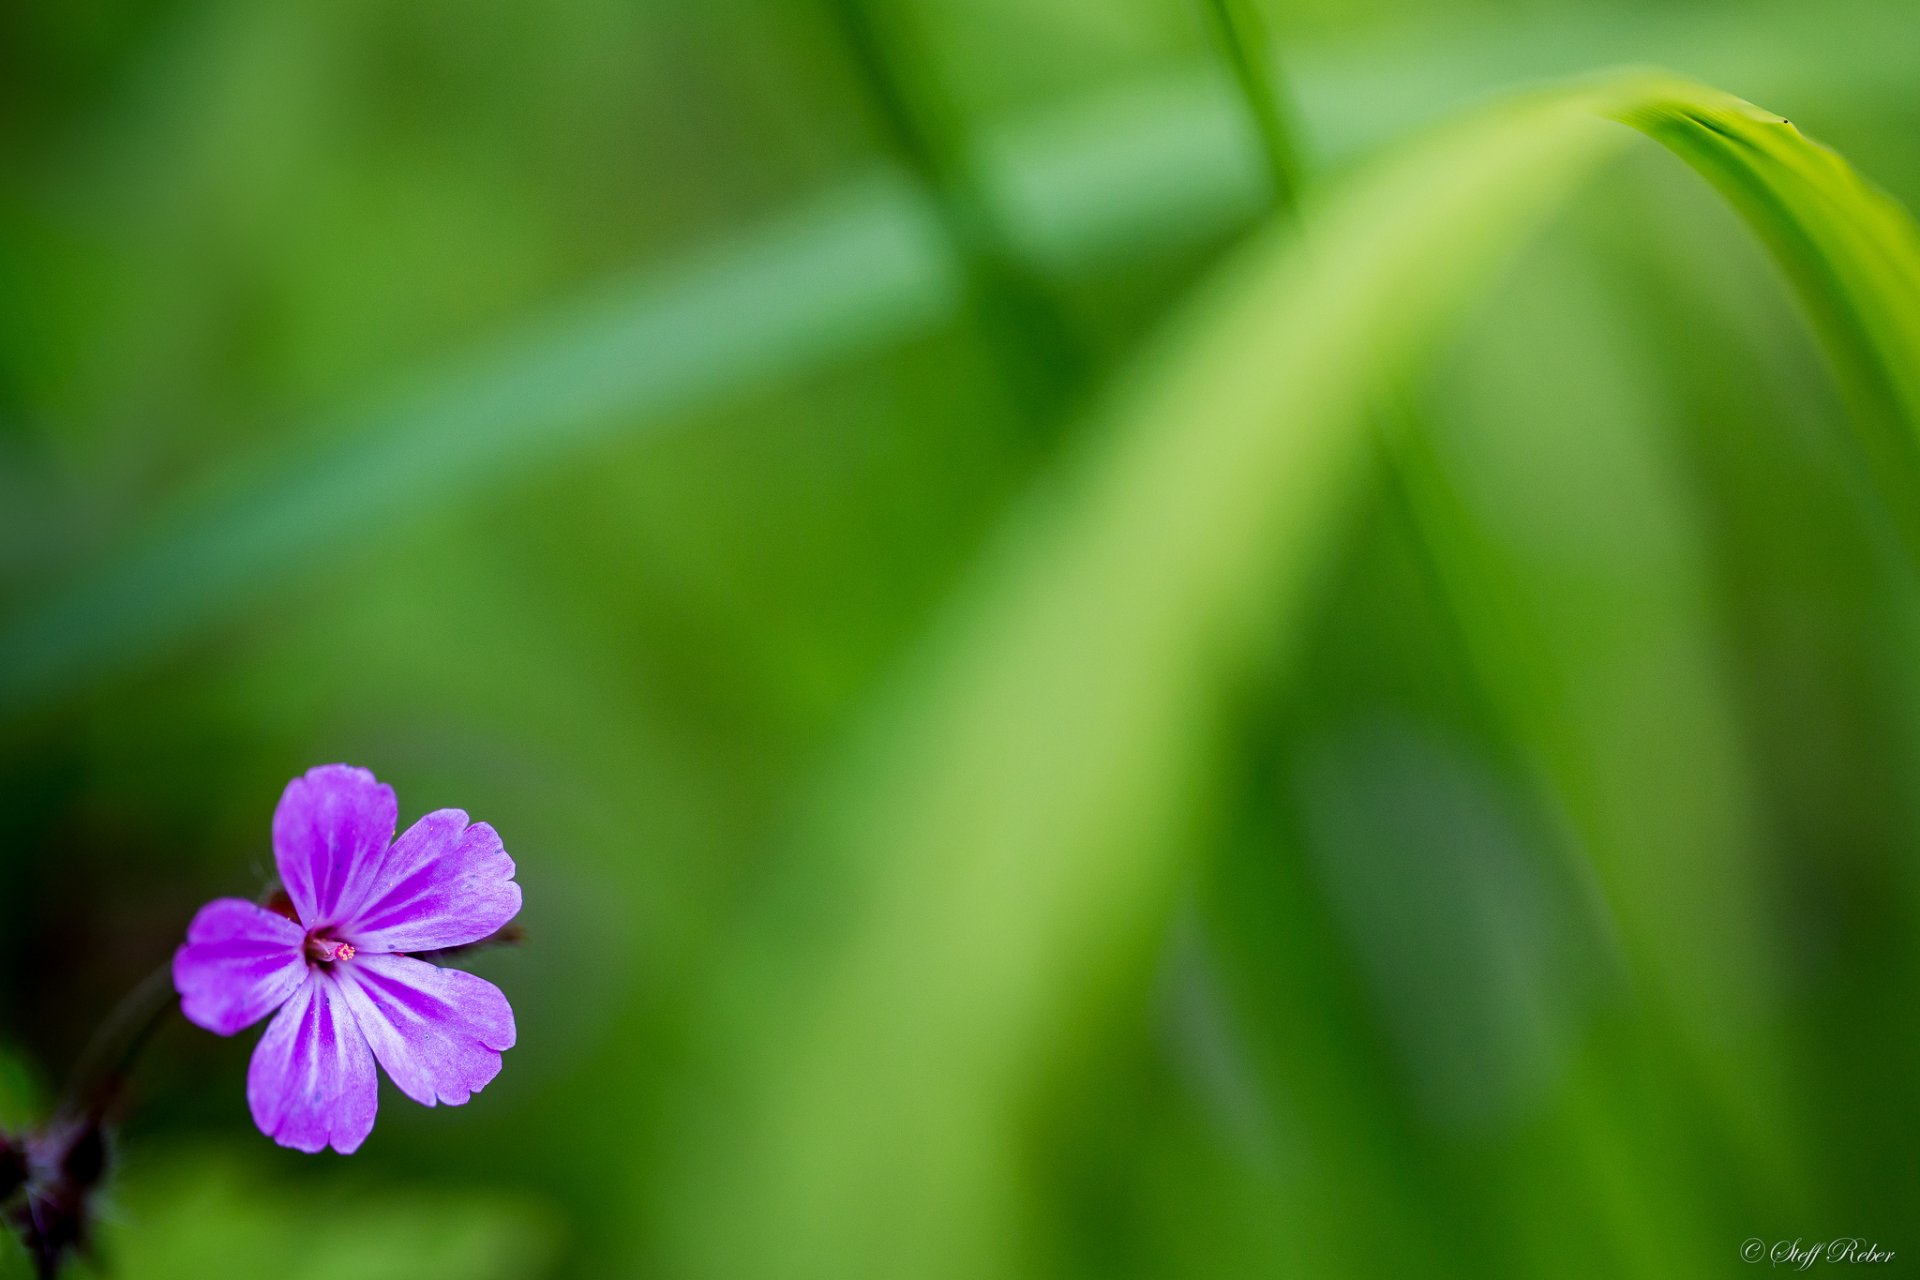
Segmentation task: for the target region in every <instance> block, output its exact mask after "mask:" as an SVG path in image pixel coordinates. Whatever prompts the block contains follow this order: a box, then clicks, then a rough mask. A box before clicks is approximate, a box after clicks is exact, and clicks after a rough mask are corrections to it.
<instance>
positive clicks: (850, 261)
mask: <svg viewBox="0 0 1920 1280" xmlns="http://www.w3.org/2000/svg"><path fill="white" fill-rule="evenodd" d="M930 218H931V213H930V211H929V210H927V209H926V208H925V207H924V205H923V203H922V202H921V201H920V200H919V199H918V198H917V197H916V196H915V195H914V194H913V193H912V191H911V190H910V189H908V188H907V187H906V186H905V185H904V184H903V183H901V182H899V181H897V180H886V179H875V180H872V181H868V182H864V183H857V184H854V185H853V186H851V187H849V188H847V189H845V190H842V191H837V192H835V193H833V194H832V195H831V196H829V197H827V198H826V199H824V200H822V201H820V202H818V203H816V204H812V205H809V206H807V207H805V208H802V209H800V210H798V211H796V212H794V213H792V214H789V215H788V216H786V217H784V218H782V219H780V220H778V221H776V222H775V223H773V224H771V225H769V226H766V227H763V228H761V229H760V230H759V231H758V232H757V233H755V234H753V235H750V236H747V237H745V238H743V239H741V240H738V241H736V242H734V243H732V244H729V245H726V246H724V247H722V248H720V249H718V250H716V251H714V252H712V253H710V254H708V255H705V256H703V257H701V258H699V259H697V260H695V261H691V262H688V263H685V264H682V265H681V266H680V267H678V268H674V269H668V270H665V271H663V272H661V273H660V274H658V275H657V276H655V277H654V278H652V279H650V280H647V281H645V282H643V283H642V284H640V285H639V286H637V287H634V286H628V287H626V288H618V289H612V290H609V291H608V292H607V295H606V296H605V297H604V298H603V299H601V300H599V301H597V302H594V303H591V304H588V305H585V306H583V307H581V308H580V309H579V310H578V311H577V312H576V313H575V314H573V315H571V316H569V317H566V318H564V319H563V320H561V321H559V322H558V323H554V324H551V325H548V326H545V327H542V328H538V329H536V330H533V331H531V332H528V333H526V334H523V335H521V336H520V337H519V338H518V339H517V340H516V341H513V342H510V343H508V344H504V345H503V346H502V347H501V349H499V350H496V351H490V352H482V353H479V354H477V355H475V356H474V357H472V358H471V359H469V360H467V361H465V362H463V363H462V364H460V365H459V366H457V367H454V368H450V369H446V370H442V371H438V372H436V373H434V374H433V375H431V376H430V377H427V378H424V379H422V380H421V383H420V385H419V386H418V387H417V388H415V389H413V390H411V391H410V392H407V393H404V394H402V395H401V396H400V397H399V398H398V399H396V400H394V401H393V402H391V403H389V404H388V405H386V406H385V407H382V408H378V409H374V410H371V411H366V412H362V413H358V414H355V415H353V417H354V418H355V419H356V421H354V422H353V423H352V424H351V425H350V426H348V427H346V428H344V429H336V430H334V431H333V432H331V433H329V434H332V435H336V436H343V437H345V439H344V441H343V442H341V443H339V444H337V446H336V447H334V448H333V449H332V450H331V451H330V452H327V453H325V454H323V455H321V456H318V457H302V458H297V459H284V458H283V459H280V460H279V461H278V462H277V463H276V464H272V465H270V467H269V468H268V469H265V470H264V471H263V473H262V474H259V475H256V476H253V477H251V478H250V480H249V482H248V483H246V484H245V485H243V486H242V487H240V488H239V489H238V491H237V492H230V493H227V494H224V495H221V496H219V497H216V498H213V499H211V500H209V501H208V502H206V503H205V504H203V505H202V506H201V507H200V508H198V509H194V510H189V511H184V512H181V513H178V515H177V516H176V518H175V519H174V521H173V523H172V524H171V526H170V527H166V528H162V529H156V530H154V531H153V532H152V533H151V534H150V536H149V537H148V538H147V539H146V540H145V541H143V542H142V543H140V544H139V545H138V546H137V547H136V548H135V549H134V550H132V551H131V552H130V553H128V554H127V555H126V556H124V557H123V558H122V559H120V560H118V561H116V562H114V563H111V564H109V565H106V566H104V567H103V568H102V569H100V570H99V571H98V572H97V573H95V574H93V575H90V576H87V577H84V578H82V579H80V580H79V581H77V582H76V583H74V584H73V585H72V586H71V588H70V589H68V590H66V591H64V592H62V593H60V594H58V595H56V596H54V597H53V598H52V599H50V600H48V601H46V602H44V603H43V604H42V605H41V606H40V607H38V608H35V609H32V610H30V611H29V612H27V613H25V614H24V615H22V616H19V617H17V618H15V619H13V620H12V622H11V625H10V626H8V627H7V628H6V630H5V631H4V632H0V710H7V709H17V708H20V707H22V706H30V705H32V704H34V703H37V702H42V701H44V700H46V699H48V698H51V697H54V696H57V694H58V693H59V692H61V691H62V690H64V689H67V688H71V687H72V686H73V684H74V683H75V682H77V681H79V680H81V679H83V678H84V677H85V676H86V675H87V674H88V673H90V672H93V671H96V670H99V669H102V668H108V669H110V668H113V667H115V666H117V665H119V664H120V663H121V662H123V661H125V660H127V659H128V658H130V657H132V656H134V655H136V654H140V653H144V652H149V651H152V650H154V649H156V648H159V647H162V646H164V645H166V644H167V643H168V642H170V641H172V640H174V639H176V638H177V637H178V636H179V635H180V634H182V633H183V632H185V631H187V630H188V629H190V628H192V627H194V626H196V625H198V624H200V623H201V622H203V621H204V620H205V619H206V618H208V617H209V616H212V615H216V614H218V613H219V612H220V611H222V610H223V609H225V608H227V607H229V606H230V605H231V604H232V603H233V602H234V601H236V600H238V599H241V598H244V596H245V595H246V594H247V593H249V592H250V591H256V590H258V588H259V587H260V586H261V585H263V584H264V583H267V582H270V581H271V580H272V579H273V578H274V577H275V576H276V575H278V574H280V573H281V572H283V571H284V570H285V568H286V567H287V566H289V565H292V564H297V563H299V562H300V561H302V560H303V559H305V558H306V557H309V556H312V555H314V554H317V553H319V552H321V551H323V550H324V549H326V548H329V547H333V546H337V545H340V544H354V543H355V542H356V540H357V539H363V538H365V537H367V536H368V535H370V534H372V533H374V532H375V531H377V530H379V529H381V528H383V527H386V526H389V525H391V524H393V523H395V522H397V521H398V520H400V519H402V518H404V517H405V516H407V515H408V514H410V513H414V512H419V511H423V510H432V509H435V508H438V507H440V506H443V505H444V504H445V503H447V502H448V501H449V500H451V499H452V498H454V497H456V496H457V495H460V494H463V493H469V492H472V491H474V490H476V489H482V488H485V487H487V486H489V485H492V484H497V483H499V482H501V481H502V480H504V479H507V478H509V477H511V476H513V475H514V474H515V473H516V472H517V471H519V470H520V469H522V468H524V467H526V466H529V465H532V464H536V463H538V462H540V461H541V460H543V459H547V458H552V457H556V456H562V457H563V456H566V455H567V454H569V453H571V452H573V451H575V450H577V449H580V448H584V447H587V446H589V445H591V444H592V443H593V442H594V441H596V440H599V439H602V438H604V436H605V435H606V434H607V433H609V432H611V431H617V430H621V429H632V428H634V427H635V426H636V425H652V424H658V423H660V422H662V421H666V420H669V419H671V418H672V417H673V416H674V415H676V414H682V413H687V412H690V411H692V410H693V409H695V408H696V407H698V406H700V405H704V404H712V403H714V402H716V401H718V400H722V399H724V398H725V397H726V396H728V395H734V394H739V393H740V392H742V391H743V390H746V389H750V388H752V387H754V386H758V385H761V384H764V383H765V382H767V381H769V380H771V379H775V378H779V377H782V376H789V375H792V374H794V373H797V372H800V371H803V370H806V369H809V368H813V367H817V366H819V365H822V364H824V363H827V362H829V361H832V360H835V359H840V358H845V357H847V356H850V355H852V354H856V353H858V352H860V351H863V350H869V349H872V348H875V347H878V346H880V345H882V344H886V343H890V342H894V341H897V340H898V339H899V337H900V335H901V334H903V333H910V332H915V331H919V330H922V329H925V328H927V327H930V326H931V325H933V324H934V323H937V322H938V321H939V320H940V319H941V318H943V317H944V316H946V315H947V314H948V313H949V311H950V310H951V308H952V306H953V304H954V295H955V289H956V284H955V280H954V278H953V276H952V273H951V264H950V263H949V261H948V259H947V258H946V256H945V253H944V251H943V250H942V248H941V244H940V239H939V236H938V232H937V228H936V227H935V226H934V224H933V223H932V222H931V221H930Z"/></svg>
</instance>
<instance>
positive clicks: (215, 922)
mask: <svg viewBox="0 0 1920 1280" xmlns="http://www.w3.org/2000/svg"><path fill="white" fill-rule="evenodd" d="M303 937H304V934H303V932H302V930H301V928H300V926H299V925H297V924H295V923H294V922H293V921H291V920H289V919H287V918H286V917H285V916H278V915H275V914H274V913H273V912H271V911H268V910H267V909H266V908H264V907H257V906H255V905H254V904H253V903H251V902H242V901H241V900H240V899H239V898H215V899H214V900H213V901H212V902H209V903H208V904H207V905H206V906H204V907H202V908H200V910H199V913H198V914H196V915H195V916H194V917H193V923H192V924H190V925H188V926H187V941H186V945H185V946H183V947H181V948H180V949H179V950H178V951H175V952H174V953H173V989H174V990H175V991H178V992H179V993H180V1012H182V1013H184V1014H186V1015H187V1020H188V1021H190V1022H193V1023H195V1024H197V1025H199V1026H202V1027H205V1028H206V1029H207V1030H209V1031H212V1032H215V1033H217V1034H219V1035H223V1036H230V1035H232V1034H233V1033H234V1032H236V1031H239V1030H241V1029H242V1028H244V1027H249V1026H252V1025H253V1024H254V1023H256V1022H258V1021H260V1019H262V1018H264V1017H266V1016H267V1015H268V1014H270V1013H272V1012H273V1011H274V1010H275V1009H277V1008H279V1007H280V1005H281V1003H282V1002H283V1001H285V1000H286V998H287V997H288V996H290V995H292V994H293V993H294V991H295V989H296V988H298V987H299V985H300V982H301V979H303V978H305V977H306V974H307V966H306V961H305V960H303V959H302V958H301V955H300V944H301V941H302V938H303Z"/></svg>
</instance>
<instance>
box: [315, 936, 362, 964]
mask: <svg viewBox="0 0 1920 1280" xmlns="http://www.w3.org/2000/svg"><path fill="white" fill-rule="evenodd" d="M357 954H359V953H358V952H357V951H356V950H355V948H354V945H353V944H352V943H351V942H340V941H337V940H336V939H333V938H308V939H307V959H309V960H313V961H317V962H319V963H321V964H326V963H328V962H329V961H333V960H351V959H353V957H354V956H355V955H357Z"/></svg>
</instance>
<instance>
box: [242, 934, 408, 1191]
mask: <svg viewBox="0 0 1920 1280" xmlns="http://www.w3.org/2000/svg"><path fill="white" fill-rule="evenodd" d="M379 1104H380V1098H379V1083H378V1077H377V1076H376V1075H375V1074H374V1070H373V1054H372V1053H371V1052H369V1051H368V1049H367V1039H366V1037H365V1036H363V1035H361V1034H360V1027H359V1024H358V1023H356V1022H355V1021H354V1019H353V1015H352V1014H351V1013H349V1012H348V1011H347V1007H346V1003H345V1001H343V1000H342V999H341V998H340V984H339V983H338V982H336V981H334V979H333V978H332V977H330V976H329V975H328V974H326V973H323V972H320V971H317V970H314V971H310V972H309V974H308V977H307V980H306V982H305V983H303V984H302V985H301V986H300V988H299V990H297V991H296V992H295V993H294V995H293V998H292V999H290V1000H288V1001H287V1003H286V1004H285V1005H284V1006H283V1007H282V1008H281V1010H280V1013H279V1016H278V1017H276V1018H274V1020H273V1021H272V1022H270V1023H268V1024H267V1032H266V1034H265V1035H263V1036H261V1037H260V1043H259V1045H258V1046H256V1047H255V1049H254V1051H253V1064H252V1065H251V1066H249V1067H248V1068H247V1106H248V1107H249V1108H250V1109H251V1110H252V1112H253V1122H254V1123H255V1124H257V1125H259V1126H260V1132H262V1133H264V1134H266V1135H267V1136H268V1137H269V1138H272V1139H273V1140H274V1141H275V1142H277V1143H279V1144H280V1145H281V1146H283V1147H294V1148H296V1149H298V1150H300V1151H318V1150H320V1149H321V1148H322V1147H326V1146H331V1147H332V1148H333V1149H334V1150H335V1151H338V1152H339V1153H340V1154H341V1155H343V1156H344V1155H351V1154H352V1153H353V1152H354V1151H356V1150H358V1149H359V1146H360V1144H361V1143H362V1142H364V1141H365V1140H366V1137H367V1134H368V1133H370V1132H372V1130H373V1117H374V1112H375V1111H376V1110H377V1109H378V1108H379Z"/></svg>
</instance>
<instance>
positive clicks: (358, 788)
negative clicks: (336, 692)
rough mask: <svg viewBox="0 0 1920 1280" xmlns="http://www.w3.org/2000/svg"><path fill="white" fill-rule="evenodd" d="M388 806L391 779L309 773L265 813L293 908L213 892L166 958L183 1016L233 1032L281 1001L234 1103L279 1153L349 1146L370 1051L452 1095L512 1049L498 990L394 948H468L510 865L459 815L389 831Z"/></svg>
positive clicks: (425, 1098) (413, 1083) (484, 927)
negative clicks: (285, 910) (397, 833)
mask: <svg viewBox="0 0 1920 1280" xmlns="http://www.w3.org/2000/svg"><path fill="white" fill-rule="evenodd" d="M398 816H399V810H398V806H397V805H396V803H395V801H394V796H393V788H392V787H389V786H386V785H384V784H382V783H380V782H378V781H376V780H375V779H374V776H373V775H372V774H371V773H369V772H367V771H366V770H365V769H355V768H352V767H350V766H347V765H343V764H334V765H323V766H321V767H319V768H317V769H309V770H308V771H307V773H306V776H305V777H301V778H295V779H294V780H293V781H292V782H291V783H289V784H288V785H287V790H286V794H284V795H283V796H281V797H280V807H279V808H278V809H276V810H275V811H274V814H273V853H274V859H275V861H276V862H277V863H278V864H279V869H280V880H281V883H282V884H283V885H284V886H285V888H286V897H287V899H288V900H289V901H290V902H291V904H292V906H291V911H292V914H293V916H295V917H297V919H295V918H289V916H288V915H285V914H278V913H276V912H274V911H271V910H268V909H267V908H265V907H260V906H256V905H255V904H253V903H251V902H245V901H242V900H241V899H238V898H217V899H215V900H214V901H212V902H209V903H208V904H207V905H206V906H204V907H202V908H201V909H200V911H199V914H197V915H195V916H194V918H193V923H192V925H190V926H189V927H188V929H187V942H186V945H185V946H183V947H181V948H180V949H179V951H177V952H175V953H174V957H173V984H174V987H175V988H176V989H177V990H178V991H179V992H180V1007H181V1010H182V1012H184V1013H185V1014H186V1016H187V1017H188V1018H190V1019H191V1020H192V1021H194V1022H196V1023H198V1024H199V1025H200V1026H203V1027H205V1028H206V1029H207V1030H209V1031H214V1032H218V1033H219V1034H220V1035H223V1036H230V1035H232V1034H234V1033H235V1032H237V1031H240V1030H242V1029H243V1028H246V1027H249V1026H251V1025H253V1024H254V1023H256V1022H258V1021H260V1019H262V1018H264V1017H266V1016H267V1015H268V1014H270V1013H273V1012H274V1011H275V1010H276V1009H277V1010H279V1013H278V1014H277V1016H275V1018H274V1020H273V1022H272V1023H271V1024H270V1025H269V1026H268V1027H267V1030H266V1034H264V1035H263V1036H261V1037H260V1043H259V1045H258V1046H256V1047H255V1049H254V1051H253V1065H252V1066H251V1067H250V1068H249V1069H248V1071H247V1104H248V1106H249V1107H250V1108H251V1109H252V1111H253V1120H254V1123H255V1124H257V1125H259V1126H260V1131H261V1132H262V1133H264V1134H266V1135H267V1136H268V1137H270V1138H272V1139H273V1140H274V1141H275V1142H277V1143H279V1144H280V1145H281V1146H283V1147H297V1148H299V1149H300V1150H302V1151H318V1150H320V1149H321V1148H322V1147H326V1146H332V1147H333V1149H334V1150H335V1151H338V1152H340V1153H341V1154H342V1155H346V1154H348V1153H349V1152H352V1151H354V1150H356V1149H357V1148H358V1147H359V1146H360V1144H361V1142H363V1141H364V1140H365V1139H366V1136H367V1134H368V1132H369V1131H371V1130H372V1128H373V1117H374V1112H375V1110H376V1108H377V1106H378V1096H377V1084H376V1077H375V1074H374V1070H373V1064H374V1061H375V1059H378V1060H379V1063H380V1065H381V1066H382V1067H384V1068H385V1069H386V1072H387V1075H388V1076H390V1077H391V1078H392V1080H393V1082H394V1084H396V1085H398V1086H399V1088H400V1092H402V1093H404V1094H406V1095H407V1096H408V1097H409V1098H412V1099H413V1100H414V1101H415V1102H420V1103H424V1104H425V1105H427V1106H429V1107H431V1106H433V1105H434V1103H436V1102H445V1103H448V1104H450V1105H454V1106H458V1105H459V1104H461V1103H463V1102H465V1101H466V1100H467V1099H468V1098H469V1097H471V1096H472V1095H473V1094H474V1093H476V1092H478V1091H479V1090H480V1089H481V1087H482V1086H484V1085H485V1084H486V1083H487V1082H488V1081H490V1080H492V1079H493V1078H494V1077H495V1076H496V1075H498V1074H500V1054H501V1052H502V1051H503V1050H506V1049H510V1048H512V1047H513V1040H514V1029H513V1010H512V1009H511V1008H509V1007H508V1005H507V999H506V997H505V996H503V995H501V994H500V989H499V988H498V987H496V986H494V985H493V984H492V983H490V982H487V981H484V980H483V979H480V978H476V977H475V976H473V975H472V974H470V973H463V972H461V971H460V970H458V969H443V968H439V967H437V966H435V965H432V964H428V963H427V962H426V961H424V960H419V959H415V958H414V957H413V955H411V954H409V953H412V952H424V951H436V950H439V949H441V948H445V947H457V946H463V945H465V944H467V943H471V942H477V941H479V940H480V939H482V938H485V937H486V936H487V935H489V934H491V933H493V932H494V931H495V930H497V929H499V928H500V927H501V926H502V925H504V924H506V923H507V922H508V921H509V920H511V919H513V917H514V916H515V915H516V914H517V913H518V912H519V910H520V886H519V885H517V884H515V883H514V882H513V859H511V858H509V857H508V856H507V852H506V850H505V849H504V848H502V847H501V844H500V837H499V836H498V835H496V834H495V833H494V830H493V828H492V827H490V826H488V825H487V824H486V823H484V822H476V823H473V824H471V825H469V824H468V822H467V815H466V814H464V813H462V812H461V811H460V810H458V809H441V810H438V811H437V812H434V813H430V814H428V815H427V816H426V817H424V818H422V819H420V821H418V822H416V823H414V824H413V825H412V826H411V827H409V828H408V829H407V831H406V833H405V834H404V835H402V836H401V837H400V838H399V839H398V840H395V839H394V838H393V832H394V827H395V825H396V821H397V819H398Z"/></svg>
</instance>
